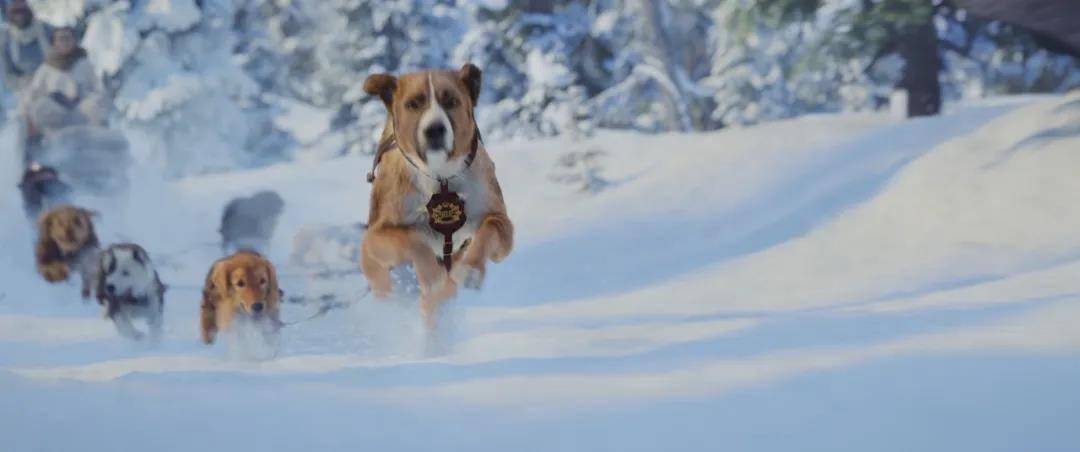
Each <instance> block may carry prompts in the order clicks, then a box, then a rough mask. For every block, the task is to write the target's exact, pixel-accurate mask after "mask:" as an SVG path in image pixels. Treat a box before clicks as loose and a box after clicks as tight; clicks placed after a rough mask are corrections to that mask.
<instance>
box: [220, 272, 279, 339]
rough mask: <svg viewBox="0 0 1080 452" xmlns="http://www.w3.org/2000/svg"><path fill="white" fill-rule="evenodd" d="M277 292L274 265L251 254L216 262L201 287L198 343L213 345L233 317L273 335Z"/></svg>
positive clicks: (276, 328) (275, 331) (231, 321)
mask: <svg viewBox="0 0 1080 452" xmlns="http://www.w3.org/2000/svg"><path fill="white" fill-rule="evenodd" d="M280 303H281V291H280V290H279V289H278V280H277V272H276V271H275V270H274V265H273V264H271V263H270V261H269V260H267V259H266V258H264V257H262V255H260V254H258V253H256V252H254V251H240V252H238V253H236V254H233V255H231V256H229V257H225V258H222V259H219V260H218V261H217V262H214V265H213V266H211V267H210V272H209V273H208V274H207V275H206V282H205V284H204V285H203V299H202V307H201V329H202V340H203V342H205V343H206V344H212V343H214V338H215V337H216V336H217V333H218V332H221V331H225V330H228V329H229V327H230V326H231V325H232V323H233V321H234V318H235V317H237V316H240V317H243V318H244V319H246V320H252V321H255V322H256V323H261V324H262V325H261V326H262V327H264V328H265V329H264V331H268V332H269V333H271V334H276V333H277V330H278V329H279V328H280V327H281V326H282V323H281V319H280V318H279V306H280Z"/></svg>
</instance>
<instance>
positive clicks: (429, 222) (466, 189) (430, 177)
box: [360, 64, 514, 328]
mask: <svg viewBox="0 0 1080 452" xmlns="http://www.w3.org/2000/svg"><path fill="white" fill-rule="evenodd" d="M480 80H481V74H480V69H478V68H477V67H476V66H473V65H471V64H466V65H465V66H464V67H462V68H461V69H460V70H458V71H427V72H414V73H410V74H405V75H402V76H401V77H394V76H392V75H388V74H376V75H372V76H370V77H368V78H367V80H365V81H364V90H365V91H367V92H368V93H369V94H372V95H377V96H379V97H380V98H381V99H382V101H383V103H384V104H385V105H386V109H387V112H388V115H387V120H386V125H385V126H384V129H383V133H382V138H381V139H380V143H379V149H378V152H377V154H376V157H375V168H373V169H372V172H371V174H369V175H368V179H369V181H373V183H374V185H373V186H372V189H371V210H370V212H369V214H368V230H367V233H366V234H365V235H364V239H363V243H362V245H361V256H360V264H361V269H362V270H363V272H364V276H365V277H366V278H367V280H368V283H369V284H370V285H371V289H372V292H373V293H374V294H375V296H376V297H385V296H387V295H388V294H389V293H390V291H391V280H390V269H391V268H393V267H394V266H397V265H400V264H403V263H412V265H413V268H414V269H415V270H416V277H417V280H418V281H419V283H420V301H421V308H422V310H423V314H424V317H425V320H426V322H427V325H428V327H429V328H431V327H434V326H435V313H436V312H437V310H438V306H439V304H440V303H441V302H442V301H443V300H446V299H448V298H450V297H453V296H454V295H455V293H456V290H457V286H458V285H462V286H465V287H466V288H471V289H479V288H480V285H481V283H482V282H483V279H484V271H485V265H486V263H487V261H489V260H490V261H493V262H499V261H501V260H502V259H504V258H505V257H506V256H507V255H508V254H510V250H511V248H512V247H513V236H514V228H513V225H512V224H511V223H510V218H509V217H508V216H507V214H506V204H505V203H504V202H503V196H502V190H501V189H500V188H499V181H498V180H497V179H496V178H495V164H494V163H493V162H492V161H491V157H490V156H489V155H488V153H487V151H486V150H485V149H484V145H483V143H482V142H481V140H480V131H479V129H478V128H477V125H476V117H475V114H474V107H475V106H476V101H477V98H478V97H479V95H480ZM376 170H377V171H378V173H376Z"/></svg>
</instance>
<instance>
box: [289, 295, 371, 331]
mask: <svg viewBox="0 0 1080 452" xmlns="http://www.w3.org/2000/svg"><path fill="white" fill-rule="evenodd" d="M370 294H371V288H370V287H368V288H367V289H364V293H362V294H360V296H358V297H356V298H354V299H353V300H352V301H333V302H323V304H322V306H319V310H317V311H315V313H314V314H311V315H309V316H307V317H305V318H302V319H300V320H294V321H292V322H281V324H280V325H278V326H280V327H286V326H293V325H297V324H300V323H304V322H309V321H311V320H315V319H317V318H319V317H322V316H324V315H326V313H328V312H330V311H333V310H335V309H342V310H344V309H348V308H350V307H352V305H354V304H356V303H359V302H360V301H362V300H363V299H365V298H367V296H368V295H370Z"/></svg>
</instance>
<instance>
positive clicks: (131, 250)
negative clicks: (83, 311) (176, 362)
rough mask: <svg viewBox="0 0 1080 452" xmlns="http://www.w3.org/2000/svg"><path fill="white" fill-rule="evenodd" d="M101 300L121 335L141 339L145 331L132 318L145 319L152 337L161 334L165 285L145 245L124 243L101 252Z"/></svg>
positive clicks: (98, 286) (99, 285) (157, 337)
mask: <svg viewBox="0 0 1080 452" xmlns="http://www.w3.org/2000/svg"><path fill="white" fill-rule="evenodd" d="M97 274H98V278H97V288H96V289H95V291H96V292H97V300H98V304H100V305H102V306H103V307H104V315H105V318H107V319H109V320H112V321H113V324H115V325H116V330H117V331H118V332H119V333H120V335H121V336H124V337H126V338H129V339H135V340H140V339H142V338H143V337H144V336H145V335H144V334H143V333H142V332H141V331H139V330H137V329H135V327H134V325H132V323H131V321H132V320H133V319H144V320H146V324H147V326H148V328H149V333H150V337H151V338H152V339H154V340H157V339H160V338H161V324H162V319H163V316H164V309H165V285H164V284H162V283H161V279H160V278H159V277H158V273H157V271H156V270H154V266H153V264H152V263H151V262H150V256H149V255H147V254H146V250H144V249H143V248H142V247H141V246H139V245H135V244H132V243H121V244H116V245H112V246H109V247H108V248H106V249H105V251H102V252H101V258H100V259H99V261H98V270H97Z"/></svg>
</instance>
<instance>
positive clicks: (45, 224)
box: [37, 211, 53, 236]
mask: <svg viewBox="0 0 1080 452" xmlns="http://www.w3.org/2000/svg"><path fill="white" fill-rule="evenodd" d="M52 220H53V215H52V211H47V212H44V213H42V214H41V216H39V217H38V221H37V224H38V230H39V231H41V235H42V236H45V235H48V233H49V227H50V226H52Z"/></svg>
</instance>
